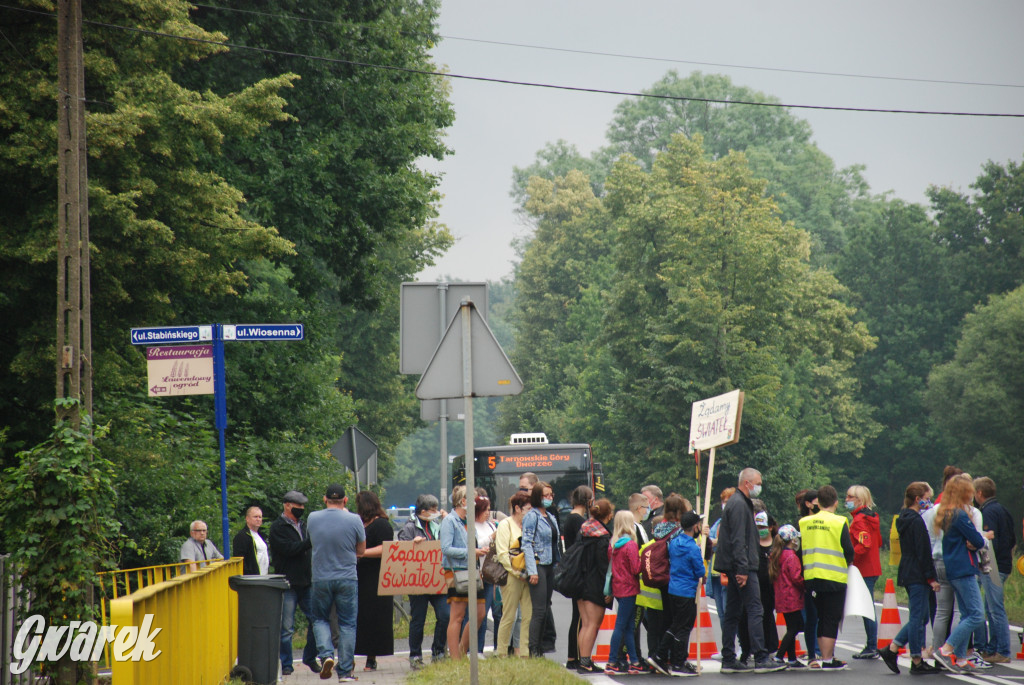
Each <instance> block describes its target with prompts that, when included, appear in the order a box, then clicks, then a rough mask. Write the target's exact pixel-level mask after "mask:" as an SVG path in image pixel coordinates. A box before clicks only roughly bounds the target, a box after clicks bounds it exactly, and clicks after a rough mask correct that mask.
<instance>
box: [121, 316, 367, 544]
mask: <svg viewBox="0 0 1024 685" xmlns="http://www.w3.org/2000/svg"><path fill="white" fill-rule="evenodd" d="M304 337H305V329H304V327H303V325H302V324H301V323H288V324H272V323H258V324H219V323H215V324H207V325H203V326H171V327H167V326H165V327H161V328H133V329H131V342H132V345H169V344H174V343H183V342H184V343H189V342H198V341H211V340H212V342H213V411H214V426H215V427H216V429H217V441H218V443H219V447H220V516H221V523H220V525H221V533H222V541H223V547H221V550H222V551H223V552H224V553H225V554H230V552H231V539H230V537H229V535H228V528H229V526H228V470H227V459H226V457H225V452H226V450H225V437H224V434H225V431H226V430H227V427H228V402H227V383H226V382H225V377H226V375H227V374H226V371H225V365H224V341H225V340H239V341H249V340H254V341H257V340H259V341H262V340H266V341H274V340H302V339H303V338H304ZM357 477H358V476H357Z"/></svg>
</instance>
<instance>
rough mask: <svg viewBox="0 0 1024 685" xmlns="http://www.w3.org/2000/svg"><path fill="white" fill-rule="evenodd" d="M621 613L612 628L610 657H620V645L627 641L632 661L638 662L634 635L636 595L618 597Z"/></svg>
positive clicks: (628, 652) (627, 652) (612, 659)
mask: <svg viewBox="0 0 1024 685" xmlns="http://www.w3.org/2000/svg"><path fill="white" fill-rule="evenodd" d="M615 599H616V600H617V601H618V603H619V613H617V614H616V615H615V627H614V628H613V629H612V641H611V645H609V649H608V655H609V656H608V659H609V660H611V661H614V660H615V659H616V658H618V654H619V647H621V646H622V643H623V641H625V643H626V655H627V656H628V657H629V661H630V663H633V664H635V663H637V662H638V661H640V657H638V656H637V654H636V640H635V639H634V637H633V620H634V619H635V618H636V595H633V596H632V597H616V598H615Z"/></svg>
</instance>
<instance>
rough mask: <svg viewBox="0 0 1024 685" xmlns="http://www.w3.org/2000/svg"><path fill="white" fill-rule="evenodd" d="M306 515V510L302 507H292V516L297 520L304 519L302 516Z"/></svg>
mask: <svg viewBox="0 0 1024 685" xmlns="http://www.w3.org/2000/svg"><path fill="white" fill-rule="evenodd" d="M305 513H306V510H305V509H303V508H302V507H292V516H294V517H295V518H297V519H300V518H302V515H303V514H305Z"/></svg>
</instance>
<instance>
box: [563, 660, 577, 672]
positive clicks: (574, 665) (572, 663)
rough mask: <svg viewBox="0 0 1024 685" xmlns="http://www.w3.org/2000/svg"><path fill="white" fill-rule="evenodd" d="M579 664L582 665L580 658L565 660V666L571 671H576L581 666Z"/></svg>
mask: <svg viewBox="0 0 1024 685" xmlns="http://www.w3.org/2000/svg"><path fill="white" fill-rule="evenodd" d="M579 666H580V660H579V659H569V660H568V661H566V662H565V667H566V668H568V669H569V670H570V671H575V670H576V669H577V668H579Z"/></svg>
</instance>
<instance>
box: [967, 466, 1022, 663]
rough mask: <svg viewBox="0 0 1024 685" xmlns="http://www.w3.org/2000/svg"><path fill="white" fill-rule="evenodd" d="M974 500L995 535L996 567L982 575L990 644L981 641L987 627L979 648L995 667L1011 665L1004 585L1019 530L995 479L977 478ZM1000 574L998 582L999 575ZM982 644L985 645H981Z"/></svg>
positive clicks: (979, 635) (976, 635)
mask: <svg viewBox="0 0 1024 685" xmlns="http://www.w3.org/2000/svg"><path fill="white" fill-rule="evenodd" d="M974 499H976V500H977V501H978V508H979V509H981V519H982V522H983V526H982V527H983V528H984V529H985V530H986V531H989V530H991V531H992V532H993V533H995V537H993V538H992V551H993V553H994V554H995V568H993V569H992V571H991V572H990V573H982V574H981V586H982V587H983V588H984V589H985V617H986V618H987V619H988V633H987V636H988V641H987V642H984V640H981V639H980V638H982V637H984V636H985V635H986V632H985V629H984V627H982V628H979V629H978V630H977V631H975V633H974V642H975V647H976V648H977V649H978V651H979V652H981V658H982V659H984V660H985V661H988V662H989V663H993V664H1005V663H1009V662H1010V660H1011V659H1010V622H1009V620H1008V619H1007V617H1006V607H1005V605H1004V604H1003V583H1004V582H1006V579H1007V578H1008V577H1009V575H1010V571H1011V570H1012V567H1013V548H1014V547H1016V546H1017V529H1016V527H1015V526H1014V523H1013V517H1012V516H1010V512H1008V511H1007V510H1006V507H1004V506H1003V505H1002V504H1000V503H999V502H998V501H997V500H996V484H995V482H993V480H992V479H991V478H987V477H984V478H975V479H974ZM996 573H998V574H999V582H996V579H995V574H996ZM979 642H982V643H983V644H978V643H979Z"/></svg>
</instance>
